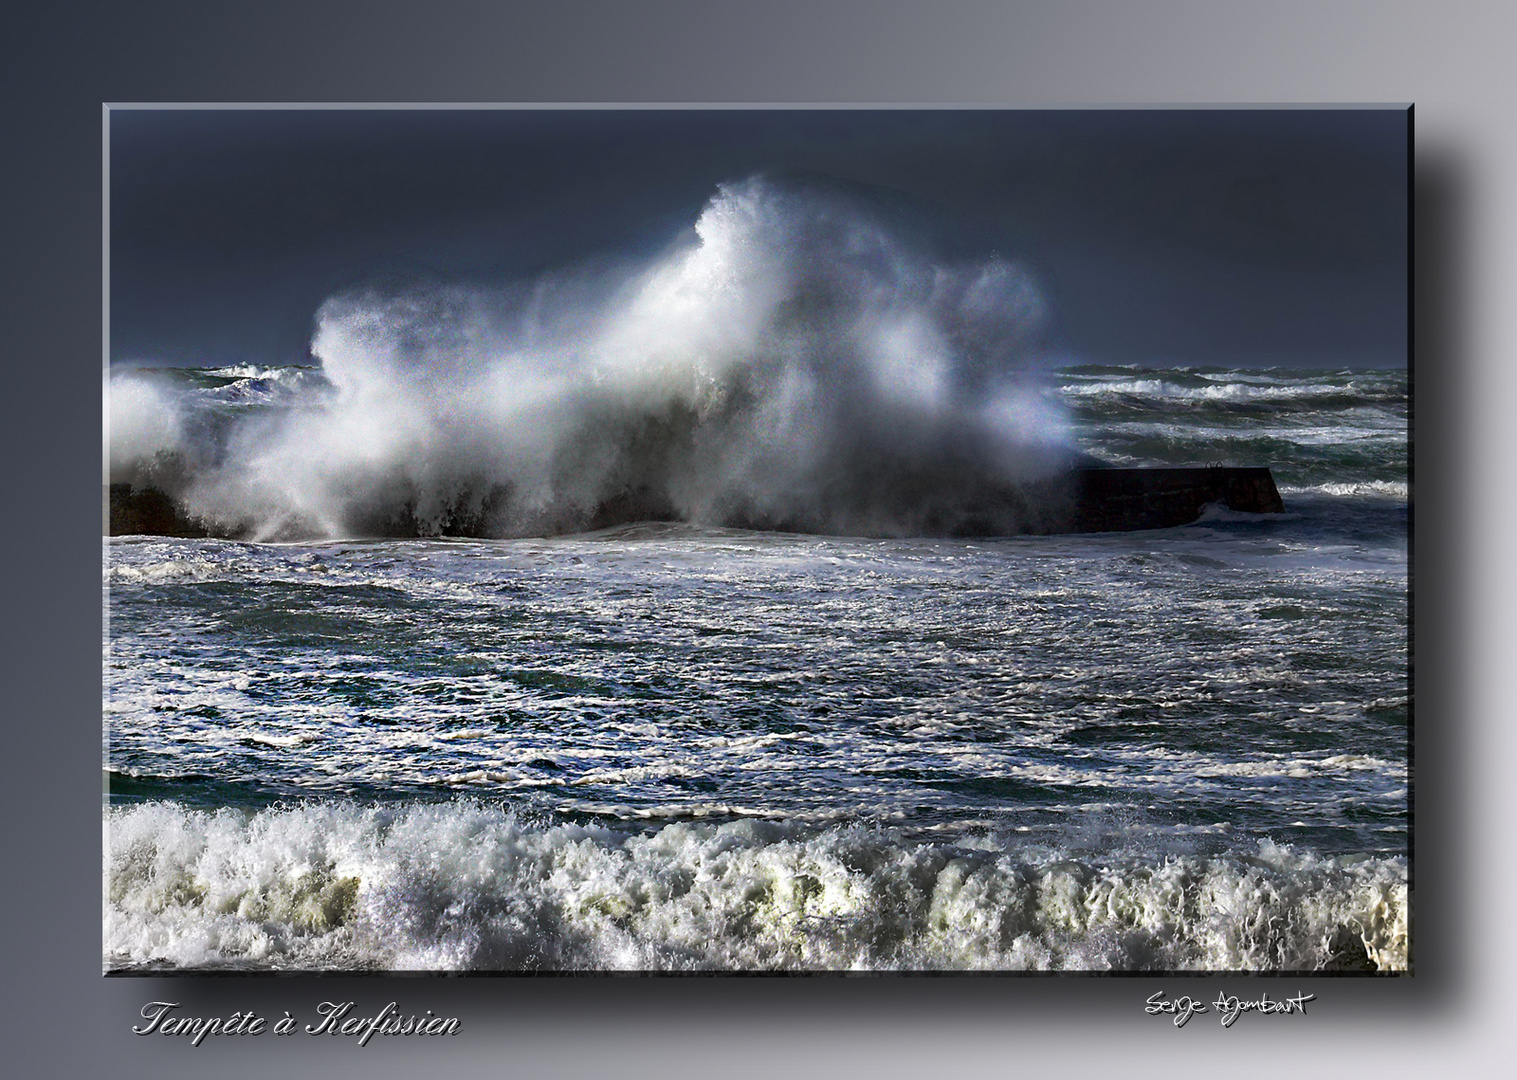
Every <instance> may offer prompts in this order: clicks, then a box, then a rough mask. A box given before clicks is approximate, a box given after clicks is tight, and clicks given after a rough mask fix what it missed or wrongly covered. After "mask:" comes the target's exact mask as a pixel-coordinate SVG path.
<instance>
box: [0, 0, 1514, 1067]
mask: <svg viewBox="0 0 1517 1080" xmlns="http://www.w3.org/2000/svg"><path fill="white" fill-rule="evenodd" d="M1514 11H1517V9H1514V8H1513V7H1512V6H1510V5H1506V4H1498V3H1494V2H1493V3H1488V4H1487V3H1478V4H1471V3H1442V4H1439V5H1436V6H1435V5H1432V4H1415V3H1406V2H1402V3H1335V2H1323V0H1312V2H1294V0H1291V2H1277V3H1273V4H1270V5H1263V4H1258V3H1254V2H1247V3H1219V2H1215V0H1199V2H1185V3H1182V2H1172V3H1159V2H1138V3H1109V4H1108V3H1089V2H1084V3H1082V2H1071V0H1061V2H1046V3H1026V4H1018V3H963V2H958V3H943V2H939V3H935V4H931V5H929V4H905V3H891V2H874V3H865V2H854V3H846V2H818V0H810V2H807V3H788V2H781V3H765V4H757V3H751V2H750V3H747V4H730V3H720V2H717V3H712V2H709V0H708V2H705V3H686V4H679V3H671V2H659V3H631V2H614V0H613V2H601V3H597V2H583V0H580V2H568V3H559V4H555V5H547V4H534V5H530V6H528V5H513V4H503V3H446V2H442V3H433V4H430V5H428V6H427V7H426V9H425V11H423V10H422V9H421V8H420V6H419V5H405V6H404V7H402V6H400V5H394V6H393V9H392V10H386V9H385V6H384V5H382V4H375V3H336V2H331V3H317V4H311V3H303V4H295V3H285V2H282V0H264V2H262V3H259V4H233V3H228V4H219V5H207V4H203V3H139V4H133V5H114V6H111V7H108V8H107V7H102V8H100V9H99V10H89V9H85V8H83V7H81V6H78V5H59V6H57V7H53V8H49V9H47V10H46V11H45V12H44V10H43V8H42V7H41V6H40V5H33V6H29V7H28V8H26V9H22V10H21V11H20V12H19V13H18V12H17V11H12V12H11V13H9V14H7V15H6V16H5V25H4V28H3V32H0V42H3V45H0V48H3V49H4V52H5V55H4V56H3V57H0V78H3V79H4V80H5V91H6V97H5V101H6V105H7V109H6V112H5V119H4V121H3V124H4V133H5V140H4V145H5V147H6V154H5V159H4V160H5V165H4V168H3V169H0V175H3V178H4V179H3V183H4V184H5V195H6V199H5V203H4V206H5V213H4V214H3V215H0V252H3V262H0V266H3V272H4V275H5V276H4V282H3V287H0V298H3V299H0V304H3V308H0V325H3V326H4V327H5V328H6V329H5V338H4V350H3V352H0V355H3V356H4V357H5V359H6V361H7V362H8V364H9V370H8V371H7V372H6V376H7V382H6V385H7V387H8V388H9V391H10V392H9V393H8V394H7V395H5V397H4V409H5V420H6V424H5V429H6V437H7V461H8V462H9V465H10V468H9V469H8V470H7V472H6V475H7V478H8V479H9V480H10V488H11V490H10V493H9V499H8V502H9V505H10V506H11V507H12V520H11V521H10V523H9V525H10V527H9V528H8V529H7V531H6V536H7V539H6V560H5V565H6V566H7V570H8V572H7V575H6V598H7V606H8V608H9V616H10V617H9V619H8V620H7V626H8V628H9V630H10V633H9V634H8V635H7V637H8V644H9V649H8V653H7V664H6V669H7V675H8V679H7V682H8V683H9V686H10V690H11V692H10V693H9V694H8V695H7V697H6V699H5V702H6V708H5V717H6V724H5V740H4V743H3V747H4V750H5V751H6V754H5V759H4V764H5V766H6V769H7V775H6V782H5V783H4V784H3V785H0V787H3V790H4V792H5V799H6V804H5V809H6V817H5V822H6V841H5V843H6V848H5V852H6V868H7V878H8V881H7V887H6V888H5V890H4V891H3V896H4V900H3V903H4V905H5V906H4V926H5V932H6V942H7V945H8V950H7V953H8V955H7V960H8V964H7V966H6V974H5V977H4V990H5V994H6V1000H5V1002H4V1006H5V1019H6V1036H7V1037H6V1049H5V1056H6V1058H7V1060H8V1062H9V1063H10V1066H11V1068H12V1069H14V1071H15V1072H16V1074H17V1075H28V1076H48V1075H70V1076H82V1075H103V1074H106V1073H110V1074H113V1075H121V1076H181V1075H182V1076H189V1075H206V1074H209V1075H216V1076H223V1077H240V1076H263V1075H267V1074H270V1073H273V1072H279V1073H289V1074H293V1075H309V1074H313V1073H316V1072H317V1071H318V1070H319V1071H321V1072H322V1073H324V1074H328V1075H339V1076H348V1075H353V1076H359V1075H363V1076H412V1075H416V1074H418V1073H423V1072H430V1073H432V1074H436V1075H473V1074H487V1075H520V1076H534V1077H537V1076H542V1077H558V1076H563V1077H583V1076H595V1075H606V1076H617V1077H623V1076H626V1077H631V1076H650V1077H651V1076H659V1077H666V1076H668V1077H674V1076H697V1075H711V1074H719V1075H724V1076H766V1077H767V1076H773V1075H783V1074H787V1073H791V1072H794V1073H796V1074H798V1075H802V1076H812V1075H825V1074H829V1073H832V1074H837V1075H842V1076H854V1075H873V1076H914V1075H920V1074H943V1073H972V1074H986V1075H1003V1074H1013V1073H1015V1074H1022V1073H1026V1072H1039V1071H1046V1070H1058V1071H1060V1072H1069V1073H1073V1074H1075V1075H1083V1074H1087V1073H1090V1074H1094V1073H1097V1072H1100V1073H1106V1072H1110V1071H1112V1070H1120V1071H1121V1072H1122V1073H1124V1074H1126V1075H1136V1076H1145V1075H1156V1076H1157V1075H1164V1076H1173V1075H1175V1074H1176V1073H1181V1074H1185V1075H1188V1074H1190V1073H1192V1072H1196V1071H1200V1070H1207V1071H1218V1072H1222V1071H1225V1072H1227V1073H1228V1074H1229V1075H1237V1076H1269V1077H1278V1076H1282V1075H1290V1074H1292V1073H1296V1072H1301V1073H1305V1074H1306V1075H1321V1074H1324V1073H1327V1072H1329V1071H1331V1072H1344V1071H1346V1070H1350V1069H1352V1070H1355V1072H1358V1071H1361V1070H1362V1071H1364V1072H1369V1071H1372V1070H1373V1071H1375V1072H1377V1073H1380V1074H1382V1075H1383V1074H1385V1073H1387V1072H1389V1073H1391V1074H1400V1073H1403V1072H1404V1073H1427V1072H1431V1071H1434V1070H1437V1071H1438V1072H1442V1071H1445V1068H1446V1067H1453V1068H1455V1069H1457V1068H1458V1067H1459V1066H1460V1065H1465V1066H1473V1067H1474V1068H1477V1069H1478V1068H1479V1067H1480V1064H1481V1063H1482V1061H1483V1059H1484V1058H1486V1057H1492V1058H1494V1056H1495V1055H1497V1054H1499V1053H1502V1052H1503V1051H1504V1050H1505V1049H1506V1048H1507V1047H1508V1046H1510V1043H1511V1039H1510V1036H1508V1035H1507V1034H1506V1030H1507V1023H1506V1017H1507V1015H1508V1014H1509V1013H1510V1012H1511V1009H1510V1006H1511V1005H1512V1004H1513V999H1512V992H1511V990H1510V989H1509V987H1510V979H1509V972H1508V970H1507V954H1508V952H1509V948H1508V946H1507V944H1506V943H1507V941H1508V939H1509V937H1510V929H1511V926H1512V915H1511V913H1510V912H1511V906H1512V905H1511V897H1512V896H1513V892H1514V890H1513V881H1512V861H1511V860H1512V855H1513V852H1512V850H1511V847H1512V845H1511V844H1510V843H1509V842H1508V840H1507V838H1508V836H1509V835H1510V833H1509V828H1508V826H1507V825H1506V824H1505V823H1506V822H1510V821H1513V820H1517V812H1514V811H1517V807H1514V806H1513V796H1512V788H1511V786H1510V785H1509V783H1508V781H1507V778H1506V776H1505V775H1504V773H1505V772H1506V770H1507V769H1508V768H1510V764H1511V762H1512V761H1513V757H1514V755H1513V753H1512V751H1513V741H1514V735H1513V730H1512V725H1511V723H1510V713H1511V707H1510V703H1511V702H1512V701H1514V700H1517V686H1514V681H1517V666H1514V665H1512V664H1511V663H1510V655H1511V646H1512V637H1511V629H1512V627H1511V624H1510V621H1509V620H1510V616H1509V615H1508V614H1507V613H1508V612H1509V611H1511V610H1513V609H1514V607H1517V605H1514V603H1513V601H1514V600H1517V597H1514V595H1513V594H1514V592H1517V578H1514V575H1513V572H1512V569H1511V568H1510V566H1509V565H1508V563H1507V560H1506V558H1505V556H1506V553H1507V549H1508V548H1509V546H1510V539H1509V538H1510V536H1511V535H1512V534H1511V526H1512V522H1511V520H1510V519H1511V517H1512V513H1511V510H1510V507H1509V506H1508V505H1506V504H1505V503H1504V500H1503V494H1504V492H1505V489H1506V484H1505V483H1504V479H1505V478H1504V477H1503V475H1502V472H1501V471H1500V467H1501V463H1502V462H1503V461H1504V460H1505V459H1506V458H1507V456H1508V455H1507V451H1508V450H1509V449H1510V447H1509V442H1510V440H1511V434H1510V432H1511V430H1512V427H1511V425H1510V423H1509V422H1508V421H1507V417H1506V413H1507V411H1508V409H1509V408H1510V407H1511V405H1512V404H1513V396H1514V395H1513V390H1514V385H1513V383H1514V377H1517V367H1514V365H1513V363H1512V360H1511V350H1513V349H1514V348H1517V305H1513V304H1512V303H1510V298H1511V297H1512V296H1514V295H1517V265H1514V258H1517V125H1514V124H1513V122H1512V119H1511V115H1512V108H1513V106H1514V103H1517V94H1514V89H1517V87H1514V85H1513V80H1512V76H1511V75H1510V74H1509V73H1508V72H1509V70H1510V67H1511V64H1510V55H1509V54H1510V49H1511V43H1512V41H1513V40H1517V14H1514ZM107 101H110V102H130V101H224V102H240V101H333V102H338V101H379V102H383V101H436V102H459V101H492V102H507V101H521V102H537V101H558V102H607V101H642V102H743V103H790V102H834V103H840V104H847V103H854V102H859V103H915V102H929V103H936V104H944V105H951V104H982V103H985V104H1015V105H1028V106H1033V105H1050V104H1055V105H1107V104H1120V103H1126V102H1138V103H1147V104H1169V103H1174V104H1198V103H1199V104H1204V103H1223V104H1225V103H1261V102H1267V103H1312V102H1318V103H1320V102H1330V103H1378V102H1415V103H1416V114H1415V115H1416V125H1417V138H1418V143H1417V153H1416V164H1415V174H1416V195H1415V203H1416V210H1417V219H1416V224H1415V229H1414V237H1415V243H1416V259H1415V263H1414V267H1415V274H1416V278H1417V289H1418V291H1417V297H1416V305H1415V312H1416V326H1415V332H1414V335H1413V340H1414V345H1415V349H1416V352H1417V361H1416V366H1415V400H1416V429H1417V438H1418V444H1419V449H1420V453H1418V455H1417V465H1418V470H1417V483H1416V491H1417V501H1418V503H1419V505H1420V511H1421V512H1420V515H1419V516H1420V517H1421V522H1422V528H1421V529H1420V530H1419V531H1418V534H1417V538H1416V539H1417V543H1416V552H1415V559H1414V573H1415V577H1416V604H1417V612H1416V627H1417V636H1416V648H1415V654H1414V655H1415V657H1416V659H1417V661H1418V663H1417V665H1416V666H1417V697H1418V707H1417V723H1418V729H1419V730H1418V739H1417V749H1416V788H1415V790H1416V795H1417V798H1418V802H1419V806H1418V816H1417V820H1418V830H1417V850H1416V862H1415V874H1416V887H1417V907H1416V912H1417V923H1416V943H1417V944H1416V953H1417V975H1416V976H1415V977H1414V978H1412V979H1401V980H1394V981H1385V980H1345V979H1338V980H1311V979H1297V978H1294V977H1287V978H1284V979H1259V980H1254V981H1247V980H1215V979H1208V980H1181V979H1174V978H1171V979H1162V980H1150V979H1143V978H1117V979H1110V980H1093V979H1088V978H1055V979H1014V978H994V979H944V978H919V979H910V980H879V979H846V980H845V979H775V980H769V979H727V980H660V981H649V980H643V979H553V980H541V979H539V980H524V979H455V980H380V979H370V980H356V979H346V978H343V979H337V978H332V979H256V980H254V979H238V978H220V979H184V978H180V979H109V980H107V979H102V978H101V977H100V975H99V965H100V939H99V929H98V927H99V923H98V922H97V921H96V920H97V918H98V916H99V912H100V893H99V888H100V863H99V841H98V838H99V836H100V833H99V821H100V818H99V809H98V804H97V803H96V801H95V798H96V791H97V790H98V789H97V788H96V786H95V785H96V783H97V777H98V775H99V773H98V771H97V767H98V764H99V760H100V759H99V756H98V755H99V753H100V742H99V732H100V711H99V700H100V699H99V682H98V678H99V666H98V661H99V655H100V653H99V644H100V624H99V622H98V621H97V620H98V618H99V616H100V592H99V587H98V584H97V582H98V579H97V578H96V577H95V573H96V571H97V568H98V566H99V563H98V562H97V558H98V556H99V551H100V549H99V548H98V547H97V546H96V541H95V535H96V534H95V533H94V532H93V530H94V528H95V524H96V518H97V516H98V514H99V509H98V503H97V502H96V501H95V494H94V492H95V490H96V489H95V486H94V484H95V478H96V477H97V476H98V473H97V472H96V471H95V470H96V469H97V467H98V462H99V459H98V458H97V457H96V456H95V454H96V444H95V442H94V438H95V436H94V432H95V431H96V430H97V429H96V428H95V426H94V425H95V423H96V421H97V416H98V414H97V413H96V411H95V404H94V402H95V400H96V399H95V397H94V394H95V387H96V385H97V380H99V378H100V366H99V365H100V363H101V359H102V353H101V324H100V315H99V311H100V287H101V261H100V258H101V257H100V224H101V218H100V194H99V193H100V177H101V171H100V170H101V155H100V131H101V125H100V119H101V110H100V105H101V102H107ZM1223 987H1225V988H1227V989H1229V990H1232V991H1234V992H1239V993H1243V994H1247V995H1250V996H1258V994H1259V993H1261V992H1265V991H1267V992H1268V993H1270V994H1271V996H1273V997H1276V998H1279V997H1283V996H1287V995H1290V994H1293V993H1295V992H1297V991H1298V990H1305V991H1307V992H1311V993H1315V994H1316V995H1317V1000H1316V1001H1315V1002H1314V1003H1313V1004H1312V1005H1311V1007H1310V1008H1311V1012H1310V1015H1309V1016H1308V1017H1306V1018H1301V1017H1290V1018H1263V1017H1244V1018H1243V1019H1241V1020H1240V1021H1239V1022H1238V1024H1237V1025H1236V1026H1235V1027H1233V1028H1232V1029H1231V1030H1223V1029H1222V1028H1221V1027H1220V1026H1219V1025H1218V1024H1217V1023H1216V1021H1215V1018H1214V1017H1211V1016H1207V1017H1198V1018H1197V1019H1195V1020H1193V1021H1192V1022H1191V1024H1190V1025H1189V1026H1187V1027H1186V1028H1184V1029H1183V1030H1179V1031H1176V1030H1175V1029H1174V1028H1172V1027H1171V1026H1169V1024H1168V1022H1167V1021H1164V1020H1161V1019H1159V1018H1155V1017H1147V1016H1144V1015H1143V1013H1142V1001H1143V999H1144V998H1145V997H1146V996H1147V995H1148V994H1149V993H1152V992H1153V991H1154V990H1156V989H1161V988H1162V989H1164V990H1165V991H1167V992H1168V993H1169V994H1171V995H1172V996H1173V995H1177V994H1179V993H1192V994H1196V995H1198V996H1204V997H1206V998H1210V997H1214V996H1215V994H1216V992H1217V990H1218V989H1219V988H1223ZM348 998H353V999H356V1000H357V1001H358V1002H359V1005H360V1007H361V1008H372V1007H377V1006H380V1005H383V1004H384V1003H385V1002H387V1001H390V1000H392V999H397V1000H399V1001H400V1002H401V1004H402V1006H403V1007H404V1008H406V1009H408V1010H417V1011H419V1010H421V1009H423V1008H427V1007H430V1008H432V1009H433V1010H434V1011H438V1012H444V1013H448V1014H453V1015H458V1016H460V1017H461V1018H462V1020H463V1034H462V1035H460V1036H458V1037H457V1038H455V1039H453V1040H451V1041H450V1042H448V1043H446V1044H438V1043H436V1042H433V1043H428V1042H424V1041H420V1040H412V1041H405V1042H402V1041H400V1040H393V1039H392V1040H388V1041H387V1042H386V1043H373V1044H371V1045H370V1046H369V1047H367V1048H364V1049H360V1048H358V1047H356V1046H354V1045H351V1043H350V1042H349V1041H347V1040H326V1039H322V1040H318V1039H314V1038H310V1037H307V1036H303V1035H302V1036H297V1037H295V1038H293V1039H288V1040H276V1039H274V1038H273V1037H272V1036H268V1035H265V1036H263V1037H261V1038H258V1039H248V1040H234V1039H224V1040H220V1041H219V1042H217V1043H214V1044H212V1043H208V1044H207V1045H204V1046H201V1047H200V1048H198V1049H197V1048H194V1047H191V1046H189V1045H188V1044H187V1043H185V1042H184V1041H183V1040H179V1039H162V1038H149V1039H141V1038H138V1037H136V1036H133V1035H131V1034H130V1032H129V1029H130V1026H131V1025H132V1023H134V1022H135V1018H136V1014H137V1010H138V1009H139V1008H141V1006H142V1005H143V1003H145V1002H146V1001H149V1000H153V999H161V1000H174V1001H181V1002H183V1003H184V1004H185V1007H186V1009H187V1010H189V1011H192V1012H197V1013H200V1014H208V1013H212V1012H230V1011H232V1010H234V1009H243V1008H254V1009H257V1010H259V1011H261V1012H263V1013H265V1014H266V1015H271V1016H275V1017H277V1016H278V1015H280V1013H281V1011H282V1010H283V1009H285V1008H288V1009H290V1010H291V1011H293V1012H296V1013H297V1014H300V1015H301V1016H302V1017H305V1016H309V1015H310V1014H311V1013H312V1012H313V1010H314V1007H315V1005H316V1003H317V1002H319V1001H322V1000H326V999H336V1000H346V999H348ZM1493 1064H1494V1062H1493ZM1481 1071H1487V1070H1481Z"/></svg>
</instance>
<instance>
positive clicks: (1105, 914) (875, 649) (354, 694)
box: [104, 367, 1409, 970]
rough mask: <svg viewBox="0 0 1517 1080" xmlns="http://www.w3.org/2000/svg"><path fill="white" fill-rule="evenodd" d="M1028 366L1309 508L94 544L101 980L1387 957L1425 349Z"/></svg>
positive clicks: (274, 400)
mask: <svg viewBox="0 0 1517 1080" xmlns="http://www.w3.org/2000/svg"><path fill="white" fill-rule="evenodd" d="M324 384H325V380H324V378H323V377H322V375H321V374H320V372H318V371H315V370H311V369H288V368H286V369H266V370H265V369H253V368H242V369H218V370H199V371H181V372H175V373H173V374H172V376H171V377H170V376H164V378H163V380H160V382H159V383H158V384H156V385H157V389H156V390H155V392H157V393H166V392H168V391H166V390H164V389H163V388H164V387H165V386H170V388H171V389H172V390H173V392H175V393H178V394H180V395H183V396H184V397H185V398H186V399H192V400H197V401H199V402H200V404H201V405H202V406H203V407H204V408H207V409H210V408H218V409H224V410H227V411H236V410H249V409H258V408H274V407H284V404H286V403H287V402H286V399H298V398H299V397H300V396H301V395H311V394H317V395H319V394H322V393H324V392H326V391H325V386H324ZM1049 395H1050V397H1051V398H1052V399H1053V400H1055V401H1061V402H1063V403H1064V407H1065V408H1066V409H1067V414H1068V417H1069V423H1070V425H1071V430H1072V433H1073V435H1074V437H1075V439H1076V440H1077V441H1078V442H1079V444H1080V445H1082V446H1083V447H1084V448H1085V449H1087V450H1089V451H1091V452H1092V453H1094V454H1095V455H1097V456H1098V457H1100V458H1103V459H1105V460H1107V461H1110V462H1112V463H1118V464H1204V463H1207V462H1210V461H1223V462H1226V463H1229V464H1254V463H1267V464H1269V465H1271V466H1272V467H1273V468H1274V470H1275V475H1276V479H1277V481H1278V483H1279V485H1280V488H1281V491H1282V494H1283V496H1284V498H1285V501H1286V504H1287V511H1288V512H1287V513H1286V514H1285V515H1283V516H1281V517H1278V518H1276V517H1258V518H1254V517H1243V516H1238V515H1231V514H1228V513H1226V512H1214V513H1212V514H1210V515H1209V516H1207V517H1206V518H1205V519H1203V520H1202V521H1200V522H1198V523H1197V524H1195V525H1192V526H1189V527H1185V528H1179V529H1170V530H1163V531H1158V532H1144V533H1131V534H1107V535H1099V536H1067V537H1020V538H1009V539H1003V540H976V541H965V540H923V539H913V538H909V537H903V538H892V537H883V538H863V539H860V538H846V537H831V536H807V535H790V534H783V535H782V534H772V533H762V532H745V531H738V530H731V529H724V528H720V527H712V526H705V525H698V524H650V525H641V526H627V527H622V528H618V529H612V530H607V531H602V532H597V533H589V534H576V535H569V536H562V537H556V538H549V539H543V538H518V539H510V538H504V539H498V540H457V539H444V538H437V539H432V540H427V539H418V540H409V541H362V540H337V539H334V540H308V541H303V542H298V543H285V544H266V543H262V544H261V543H234V542H227V541H215V540H178V539H165V538H148V537H127V538H117V539H114V540H112V541H110V543H109V546H108V551H107V558H106V566H105V581H106V585H107V590H108V591H107V599H108V610H109V626H108V636H107V641H106V680H105V689H106V711H107V720H108V727H107V734H108V747H107V753H108V759H109V783H110V806H109V808H108V810H107V812H106V816H105V819H104V824H105V832H106V842H107V861H108V892H107V896H106V901H105V960H106V963H107V966H109V967H112V968H146V967H164V966H168V967H229V966H230V967H235V968H254V969H259V968H295V969H326V968H383V969H401V970H436V969H460V968H462V969H520V968H529V969H544V968H547V969H562V968H573V969H579V968H635V969H666V968H667V969H691V968H712V967H714V968H740V969H753V968H757V969H768V968H787V969H790V968H823V969H852V968H879V969H902V968H904V969H919V968H940V967H949V968H960V967H963V968H992V969H1014V970H1022V969H1080V970H1105V969H1109V968H1159V969H1190V968H1203V969H1212V970H1233V969H1269V968H1297V969H1313V968H1319V967H1324V966H1326V967H1330V968H1353V969H1368V968H1369V967H1370V966H1371V965H1374V966H1378V967H1379V968H1380V969H1381V970H1397V969H1404V968H1405V967H1406V966H1407V964H1408V960H1409V948H1408V936H1407V922H1408V903H1409V895H1408V869H1409V868H1408V824H1409V823H1408V793H1407V731H1408V729H1407V724H1408V700H1407V689H1408V688H1407V667H1406V664H1407V652H1406V633H1407V592H1406V586H1407V574H1406V570H1407V564H1406V541H1407V526H1408V492H1407V453H1408V447H1407V432H1406V378H1405V374H1404V373H1403V372H1383V371H1337V372H1306V371H1290V370H1283V369H1276V370H1268V371H1224V370H1206V369H1186V370H1171V369H1162V370H1161V369H1154V370H1145V369H1139V368H1130V367H1116V368H1094V367H1080V368H1072V369H1065V370H1063V371H1060V372H1058V373H1056V375H1055V376H1054V378H1053V380H1052V385H1051V387H1050V388H1049Z"/></svg>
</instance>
